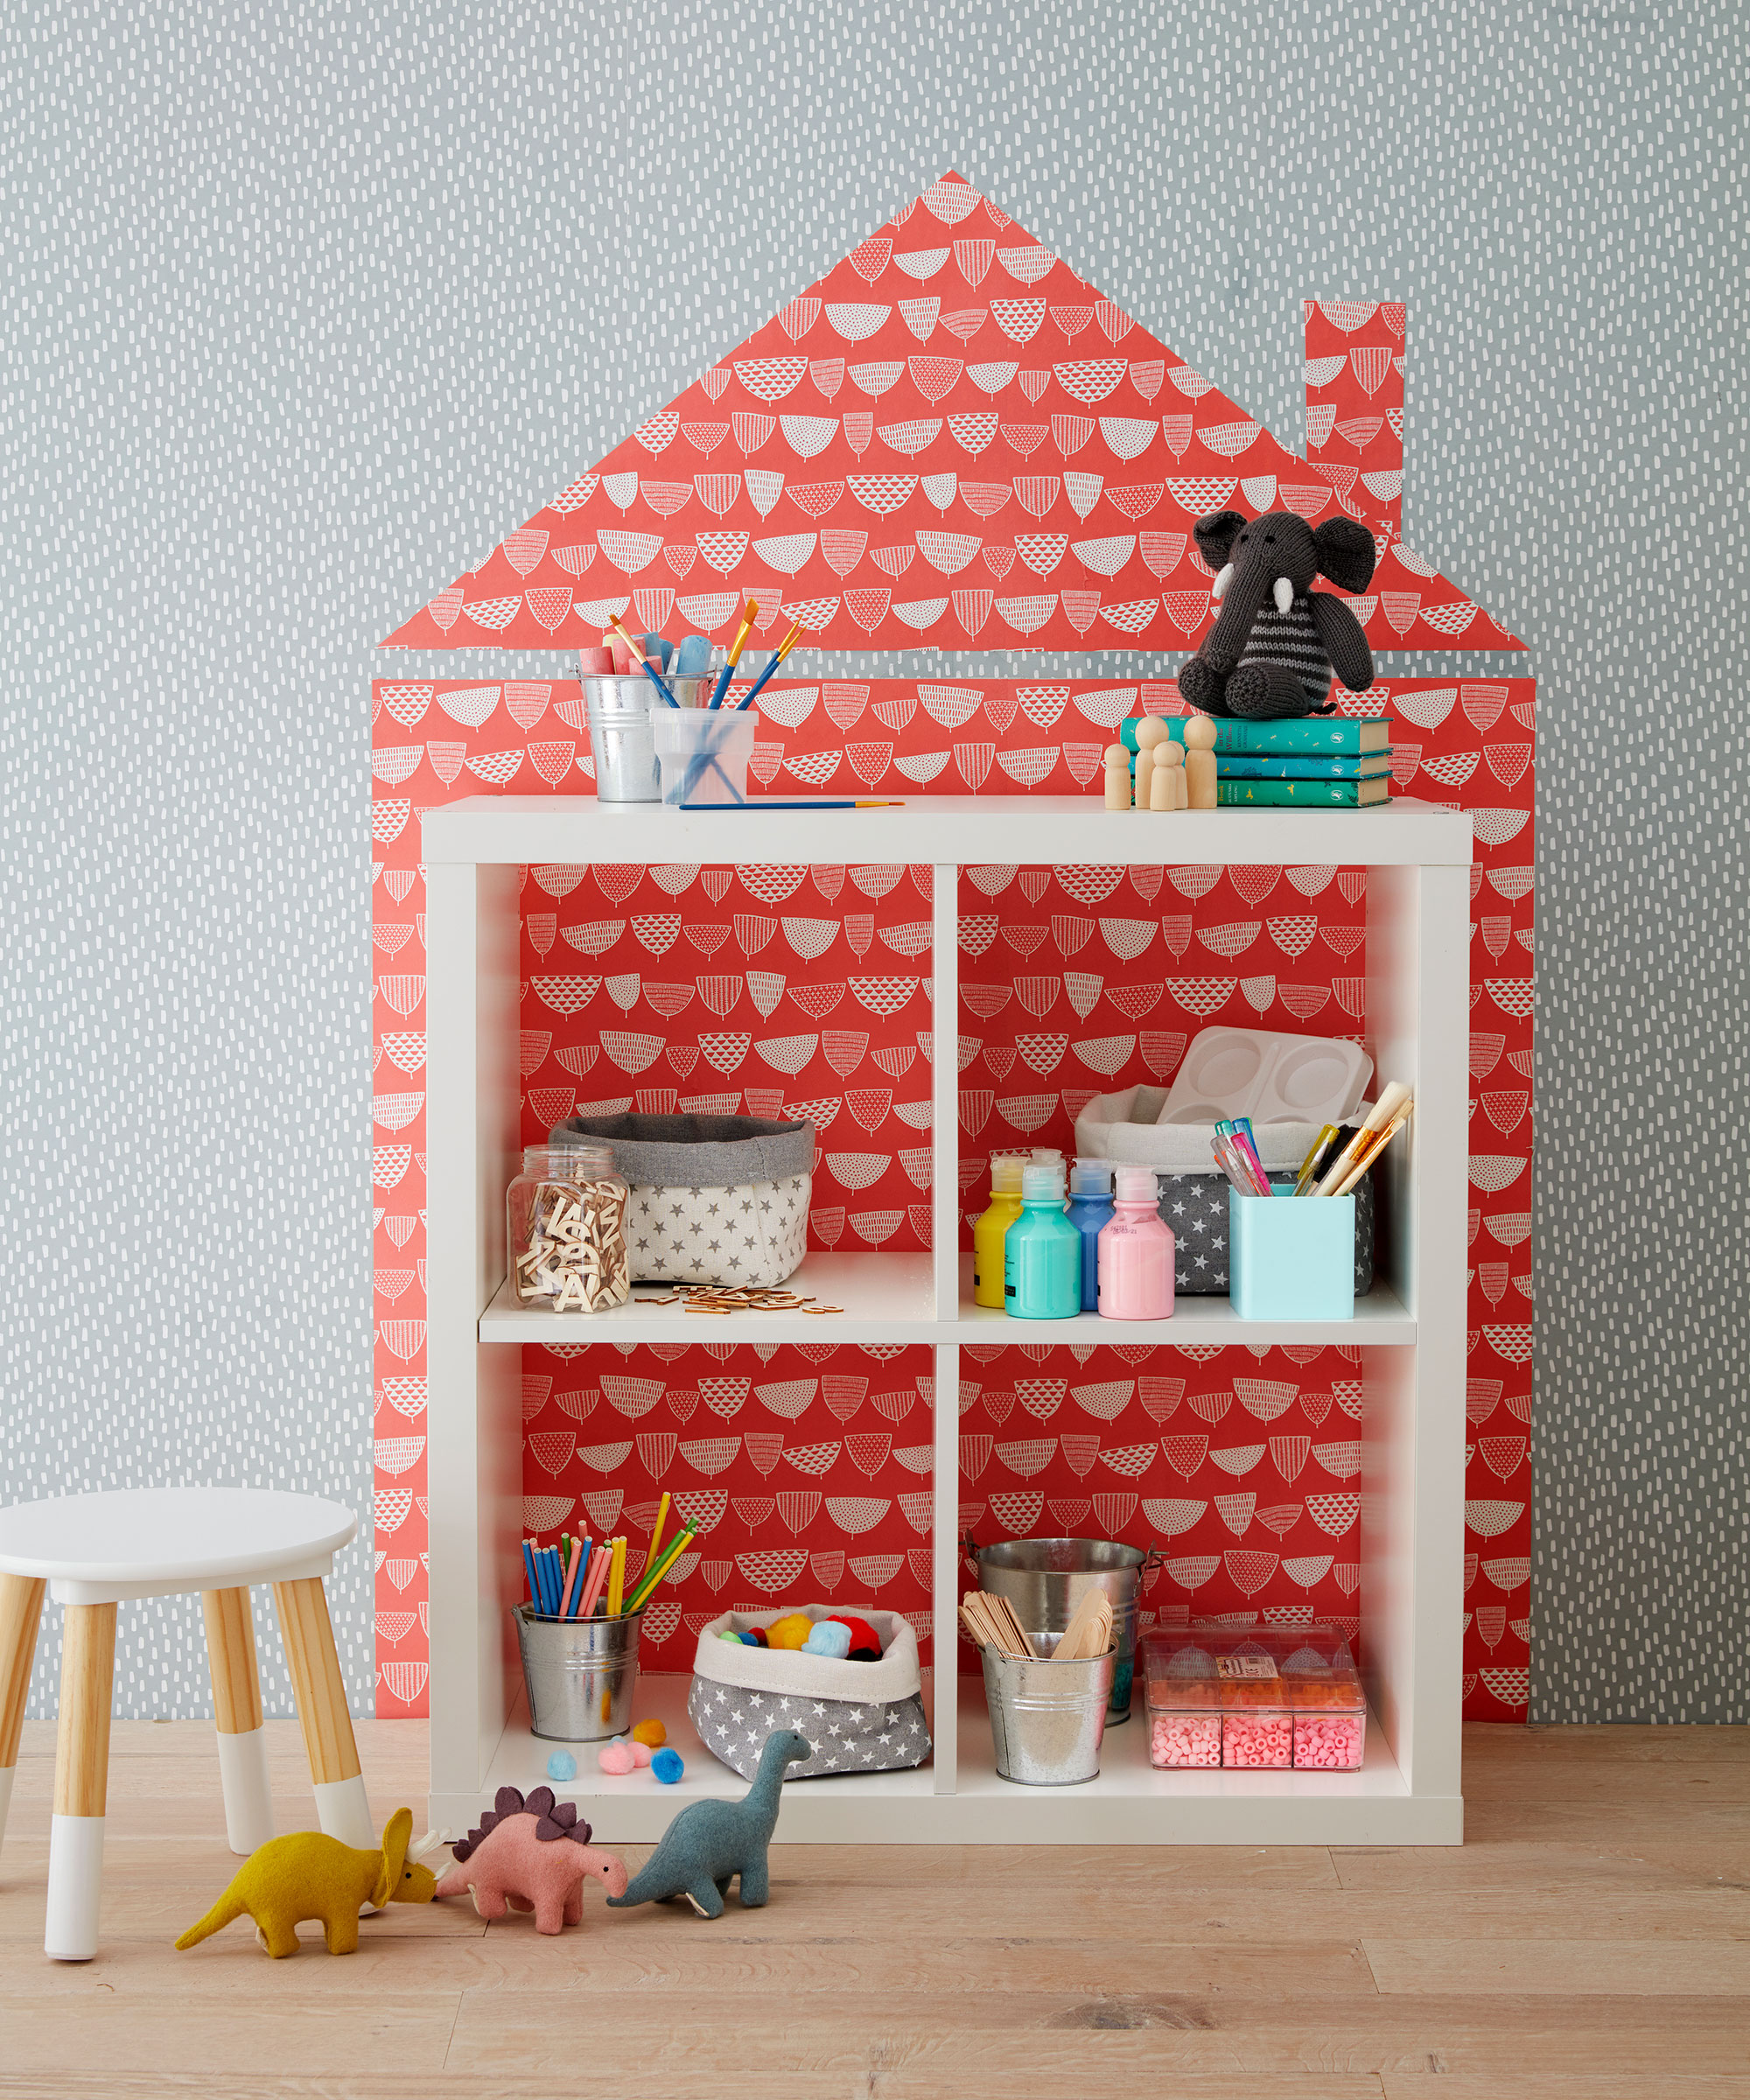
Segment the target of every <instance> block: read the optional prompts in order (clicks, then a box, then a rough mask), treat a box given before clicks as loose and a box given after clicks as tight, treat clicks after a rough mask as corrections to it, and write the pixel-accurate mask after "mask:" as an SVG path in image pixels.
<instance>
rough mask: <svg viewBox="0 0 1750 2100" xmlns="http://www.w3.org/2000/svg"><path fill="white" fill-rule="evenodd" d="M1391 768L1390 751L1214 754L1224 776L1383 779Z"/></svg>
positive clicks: (1218, 774) (1225, 778)
mask: <svg viewBox="0 0 1750 2100" xmlns="http://www.w3.org/2000/svg"><path fill="white" fill-rule="evenodd" d="M1390 771H1391V754H1390V752H1385V751H1381V752H1372V751H1369V752H1363V753H1361V754H1360V755H1359V756H1357V757H1353V758H1352V757H1350V756H1349V755H1348V753H1344V752H1338V753H1334V755H1333V756H1332V757H1330V758H1328V759H1320V758H1310V757H1309V758H1304V759H1255V758H1250V757H1246V758H1237V757H1236V758H1226V759H1224V758H1223V757H1222V755H1221V753H1219V752H1218V753H1216V754H1215V774H1216V778H1217V779H1218V780H1223V781H1383V780H1384V779H1385V777H1386V775H1387V774H1389V773H1390Z"/></svg>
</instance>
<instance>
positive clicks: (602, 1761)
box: [596, 1740, 637, 1778]
mask: <svg viewBox="0 0 1750 2100" xmlns="http://www.w3.org/2000/svg"><path fill="white" fill-rule="evenodd" d="M596 1762H597V1764H598V1765H599V1766H600V1767H601V1768H602V1770H603V1771H604V1772H606V1773H609V1774H611V1775H613V1776H614V1777H616V1778H619V1777H621V1776H623V1775H625V1774H626V1773H627V1772H630V1771H631V1770H632V1769H633V1768H634V1765H635V1764H636V1762H637V1760H636V1759H635V1758H634V1756H633V1754H632V1746H631V1744H630V1743H626V1742H621V1741H619V1740H615V1741H613V1742H611V1743H604V1744H603V1745H602V1747H601V1748H600V1750H599V1751H598V1753H597V1754H596Z"/></svg>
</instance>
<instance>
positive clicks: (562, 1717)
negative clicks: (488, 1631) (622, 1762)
mask: <svg viewBox="0 0 1750 2100" xmlns="http://www.w3.org/2000/svg"><path fill="white" fill-rule="evenodd" d="M511 1617H512V1618H513V1619H514V1621H516V1642H517V1646H518V1648H519V1649H521V1651H522V1681H523V1683H524V1684H525V1685H527V1687H528V1726H529V1731H530V1733H532V1734H535V1735H538V1736H542V1737H544V1738H545V1739H547V1740H549V1741H552V1742H560V1743H599V1742H606V1740H607V1739H608V1737H609V1736H612V1735H624V1734H625V1733H626V1732H627V1729H628V1728H630V1727H631V1726H632V1697H633V1693H634V1691H636V1689H637V1685H638V1635H639V1633H640V1630H641V1628H642V1626H643V1624H644V1614H643V1613H642V1612H641V1611H638V1612H623V1613H621V1614H620V1617H619V1618H617V1619H556V1618H547V1617H543V1616H542V1615H541V1614H538V1613H537V1612H536V1611H535V1607H534V1606H533V1605H529V1604H519V1605H518V1606H516V1607H515V1608H514V1610H513V1612H512V1613H511Z"/></svg>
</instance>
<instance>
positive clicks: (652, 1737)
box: [632, 1720, 669, 1750]
mask: <svg viewBox="0 0 1750 2100" xmlns="http://www.w3.org/2000/svg"><path fill="white" fill-rule="evenodd" d="M632 1740H633V1741H634V1743H648V1744H649V1746H650V1747H651V1748H652V1749H653V1750H660V1749H661V1748H662V1746H663V1744H664V1743H666V1742H667V1741H668V1740H669V1731H668V1730H667V1729H666V1728H665V1727H664V1726H662V1722H661V1721H655V1720H651V1721H634V1723H633V1724H632Z"/></svg>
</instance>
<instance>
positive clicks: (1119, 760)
mask: <svg viewBox="0 0 1750 2100" xmlns="http://www.w3.org/2000/svg"><path fill="white" fill-rule="evenodd" d="M1130 806H1131V754H1130V753H1129V752H1127V751H1126V750H1125V749H1124V746H1123V745H1122V744H1109V745H1108V746H1106V807H1107V808H1108V809H1129V808H1130Z"/></svg>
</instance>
